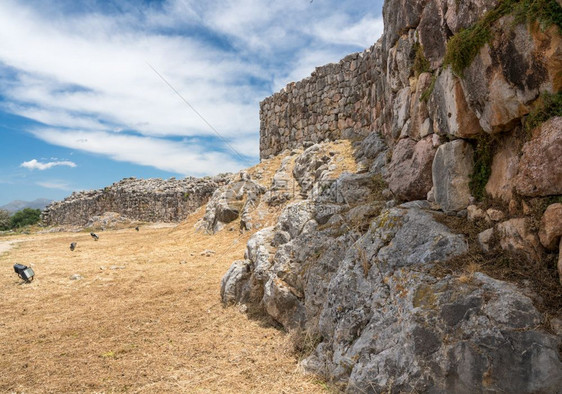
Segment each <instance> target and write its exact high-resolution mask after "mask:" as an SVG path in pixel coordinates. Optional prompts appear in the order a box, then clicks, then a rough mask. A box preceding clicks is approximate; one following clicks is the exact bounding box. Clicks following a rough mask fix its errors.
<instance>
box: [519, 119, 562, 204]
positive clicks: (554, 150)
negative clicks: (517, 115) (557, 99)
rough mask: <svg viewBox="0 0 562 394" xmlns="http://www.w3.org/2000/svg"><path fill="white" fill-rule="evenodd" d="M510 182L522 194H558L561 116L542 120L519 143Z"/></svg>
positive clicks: (561, 166) (561, 189) (561, 182)
mask: <svg viewBox="0 0 562 394" xmlns="http://www.w3.org/2000/svg"><path fill="white" fill-rule="evenodd" d="M514 183H515V185H516V188H517V192H518V193H519V194H522V195H524V196H529V197H537V196H548V195H556V194H562V117H555V118H552V119H550V120H548V121H547V122H545V123H543V124H542V125H541V126H540V128H539V129H538V130H536V131H535V137H534V138H533V139H532V140H531V141H529V142H527V143H526V144H525V145H524V146H523V155H522V156H521V160H519V166H518V170H517V177H516V178H515V182H514Z"/></svg>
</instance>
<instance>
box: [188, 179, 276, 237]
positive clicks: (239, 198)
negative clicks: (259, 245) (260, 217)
mask: <svg viewBox="0 0 562 394" xmlns="http://www.w3.org/2000/svg"><path fill="white" fill-rule="evenodd" d="M234 178H235V179H234V180H232V181H231V182H229V183H228V184H226V185H224V186H221V187H220V188H218V189H217V190H216V191H215V192H214V193H213V196H212V197H211V199H210V200H209V202H208V203H207V208H206V211H205V216H204V217H203V219H202V220H201V221H200V222H199V223H198V224H197V228H198V229H200V230H204V231H207V232H209V233H215V232H217V231H220V230H221V229H222V228H223V227H224V226H225V225H226V224H228V223H230V222H232V221H234V220H236V219H238V218H241V222H240V224H241V229H242V230H249V229H251V228H252V223H251V219H250V216H249V213H250V211H251V210H253V209H254V208H255V207H256V205H257V204H258V203H259V200H260V198H261V195H262V194H264V193H265V191H266V189H265V187H264V186H262V185H260V184H259V183H257V182H256V181H254V180H252V179H250V176H249V175H248V174H247V173H245V172H241V173H239V174H238V175H236V176H235V177H234Z"/></svg>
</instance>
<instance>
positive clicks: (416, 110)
mask: <svg viewBox="0 0 562 394" xmlns="http://www.w3.org/2000/svg"><path fill="white" fill-rule="evenodd" d="M431 80H432V76H431V74H430V73H427V72H426V73H421V74H420V75H419V76H418V80H417V82H416V90H415V92H414V94H413V95H412V99H411V100H410V128H409V131H408V135H409V136H410V137H411V138H413V139H415V140H419V139H420V138H424V137H427V136H428V135H429V134H432V133H433V131H434V130H433V122H432V121H431V119H430V117H429V110H428V105H427V104H428V103H427V100H422V99H421V98H422V95H423V94H424V93H425V92H426V90H427V89H429V88H430V86H431Z"/></svg>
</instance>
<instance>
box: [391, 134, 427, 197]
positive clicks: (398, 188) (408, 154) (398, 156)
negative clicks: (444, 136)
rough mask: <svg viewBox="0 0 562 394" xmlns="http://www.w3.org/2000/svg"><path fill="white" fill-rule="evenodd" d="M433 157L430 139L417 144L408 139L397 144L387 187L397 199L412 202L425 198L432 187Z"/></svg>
mask: <svg viewBox="0 0 562 394" xmlns="http://www.w3.org/2000/svg"><path fill="white" fill-rule="evenodd" d="M434 155H435V148H434V146H433V143H432V139H431V137H426V138H424V139H422V140H420V141H418V142H416V141H414V140H412V139H409V138H405V139H402V140H400V141H399V142H398V144H397V145H396V146H395V147H394V151H393V153H392V160H391V162H390V164H389V168H388V173H389V179H388V185H389V187H390V190H391V191H392V193H394V195H395V196H396V197H397V198H398V199H401V200H406V201H412V200H420V199H423V198H425V197H426V195H427V192H429V190H430V189H431V186H432V180H431V165H432V162H433V156H434Z"/></svg>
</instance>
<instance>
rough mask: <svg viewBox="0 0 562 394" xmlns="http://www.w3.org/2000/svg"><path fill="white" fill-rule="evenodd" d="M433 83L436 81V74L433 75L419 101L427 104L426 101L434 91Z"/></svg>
mask: <svg viewBox="0 0 562 394" xmlns="http://www.w3.org/2000/svg"><path fill="white" fill-rule="evenodd" d="M435 81H437V73H435V74H433V76H432V77H431V83H430V84H429V86H428V87H427V89H425V90H424V91H423V93H422V94H421V96H420V101H423V102H427V100H429V98H430V97H431V93H433V89H435Z"/></svg>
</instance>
